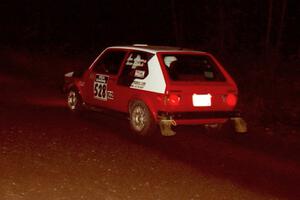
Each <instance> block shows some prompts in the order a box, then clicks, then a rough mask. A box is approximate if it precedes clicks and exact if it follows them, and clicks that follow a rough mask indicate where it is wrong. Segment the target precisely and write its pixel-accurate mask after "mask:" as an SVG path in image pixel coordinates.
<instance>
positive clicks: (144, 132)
mask: <svg viewBox="0 0 300 200" xmlns="http://www.w3.org/2000/svg"><path fill="white" fill-rule="evenodd" d="M129 120H130V128H131V129H132V131H133V132H134V133H135V134H136V135H139V136H152V135H153V134H154V132H155V131H156V124H155V121H154V118H153V116H152V114H151V112H150V110H149V108H148V107H147V105H146V104H145V103H144V102H142V101H139V100H136V101H134V102H133V103H132V104H131V105H130V108H129Z"/></svg>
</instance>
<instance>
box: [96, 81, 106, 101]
mask: <svg viewBox="0 0 300 200" xmlns="http://www.w3.org/2000/svg"><path fill="white" fill-rule="evenodd" d="M94 96H95V98H97V99H101V100H107V84H105V83H97V82H95V83H94Z"/></svg>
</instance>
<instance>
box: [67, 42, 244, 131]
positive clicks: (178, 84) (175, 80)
mask: <svg viewBox="0 0 300 200" xmlns="http://www.w3.org/2000/svg"><path fill="white" fill-rule="evenodd" d="M64 90H65V91H66V92H67V104H68V107H69V108H70V110H72V111H74V112H75V111H80V110H82V109H83V108H85V109H86V108H88V109H94V110H97V109H99V108H101V109H103V108H105V109H107V110H112V111H118V112H121V113H125V114H127V115H128V116H129V122H130V126H131V128H132V131H133V132H134V133H136V134H138V135H142V136H146V135H150V134H152V133H153V132H154V130H155V129H156V128H157V127H160V130H161V133H162V135H165V136H170V135H174V134H175V132H174V131H173V130H172V129H171V126H176V125H193V124H203V125H206V126H208V127H218V125H220V124H223V123H225V122H226V121H228V120H229V119H232V120H233V121H234V122H235V124H236V127H238V128H236V130H239V132H245V131H246V125H245V122H244V121H243V120H242V118H240V117H239V113H238V112H237V111H235V106H236V103H237V94H238V89H237V86H236V84H235V82H234V81H233V79H232V78H231V77H230V75H229V74H228V73H227V72H226V71H225V69H224V68H223V67H222V66H221V64H220V63H219V62H218V61H217V60H216V58H214V57H213V56H212V55H211V54H209V53H206V52H201V51H194V50H187V49H182V48H177V47H166V46H148V45H133V46H114V47H109V48H107V49H105V50H104V51H103V52H102V53H101V54H100V55H99V56H98V57H97V58H96V60H95V61H94V62H93V63H92V64H91V66H90V67H89V68H88V69H87V70H86V71H85V72H83V73H76V72H70V73H67V74H65V85H64Z"/></svg>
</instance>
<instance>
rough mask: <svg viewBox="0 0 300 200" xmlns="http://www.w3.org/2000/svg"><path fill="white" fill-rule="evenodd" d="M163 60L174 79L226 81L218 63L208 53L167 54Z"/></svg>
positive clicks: (163, 56)
mask: <svg viewBox="0 0 300 200" xmlns="http://www.w3.org/2000/svg"><path fill="white" fill-rule="evenodd" d="M162 60H163V62H164V65H165V67H166V69H167V71H168V73H169V76H170V78H171V80H173V81H225V78H224V76H223V75H222V73H221V71H220V70H219V69H218V67H217V66H216V64H215V63H214V62H213V60H212V59H211V58H210V57H208V56H206V55H191V54H165V55H162Z"/></svg>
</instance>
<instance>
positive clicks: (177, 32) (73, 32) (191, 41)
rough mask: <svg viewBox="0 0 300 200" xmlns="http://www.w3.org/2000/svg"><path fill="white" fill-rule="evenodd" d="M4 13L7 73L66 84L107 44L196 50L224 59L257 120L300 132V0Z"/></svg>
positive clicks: (4, 7) (94, 5)
mask: <svg viewBox="0 0 300 200" xmlns="http://www.w3.org/2000/svg"><path fill="white" fill-rule="evenodd" d="M0 7H1V11H0V25H1V27H0V45H1V46H0V47H1V52H2V55H4V56H2V57H3V63H5V65H2V66H1V68H2V69H3V70H4V71H5V70H6V71H11V72H13V73H14V74H19V75H20V74H22V75H26V76H29V77H30V78H31V79H32V80H37V81H39V80H40V79H47V80H51V81H52V82H53V84H54V85H55V84H57V85H59V84H61V79H62V77H63V73H64V72H67V71H68V70H71V69H72V67H70V66H77V65H80V66H81V67H87V66H88V65H89V64H90V63H91V62H92V60H93V59H94V58H95V56H96V55H97V54H98V53H99V52H100V51H101V50H102V49H103V48H105V47H107V46H111V45H124V44H126V45H127V44H134V43H146V44H154V45H176V46H182V47H190V48H195V49H198V50H204V51H209V52H211V53H213V54H214V55H216V57H217V58H219V59H220V60H221V62H222V63H223V64H224V65H225V68H226V69H227V70H228V71H229V72H230V73H231V74H232V76H233V77H234V79H235V80H236V81H237V83H238V86H239V89H240V103H239V107H240V108H241V109H242V110H243V111H244V113H245V114H246V117H248V118H249V119H250V120H249V121H250V122H255V123H257V124H263V125H266V126H272V127H274V128H275V129H277V128H278V127H285V126H288V127H291V126H293V127H298V122H299V120H300V119H299V115H300V108H299V105H298V102H300V99H299V97H298V95H297V94H299V93H300V91H299V88H300V84H299V78H298V75H299V66H300V62H299V54H300V48H299V35H300V28H299V24H300V23H299V13H300V12H299V3H298V1H296V0H276V1H275V0H251V1H245V0H226V1H225V0H201V1H191V0H185V1H179V0H165V1H138V0H130V1H121V0H118V1H117V0H98V1H97V0H90V1H83V0H72V1H57V0H51V1H50V0H43V1H40V0H22V1H8V0H2V1H1V2H0ZM3 52H4V53H3ZM66 60H67V61H66ZM4 68H5V69H4ZM51 81H48V82H51Z"/></svg>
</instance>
